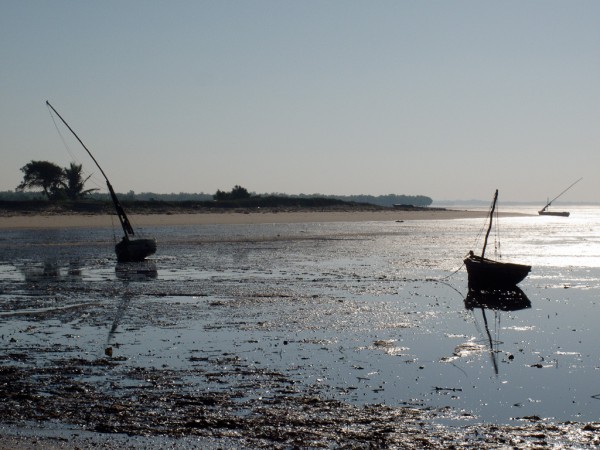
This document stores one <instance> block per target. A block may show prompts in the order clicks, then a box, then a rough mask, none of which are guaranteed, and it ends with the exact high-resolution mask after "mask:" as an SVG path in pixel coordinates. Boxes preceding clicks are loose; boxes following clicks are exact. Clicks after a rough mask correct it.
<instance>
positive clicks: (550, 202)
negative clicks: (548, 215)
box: [542, 177, 583, 211]
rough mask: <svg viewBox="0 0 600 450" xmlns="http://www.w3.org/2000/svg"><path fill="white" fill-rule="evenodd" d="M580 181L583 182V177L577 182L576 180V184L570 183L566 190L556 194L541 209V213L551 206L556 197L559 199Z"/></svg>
mask: <svg viewBox="0 0 600 450" xmlns="http://www.w3.org/2000/svg"><path fill="white" fill-rule="evenodd" d="M581 180H583V177H581V178H580V179H579V180H577V181H576V182H574V183H572V184H571V185H570V186H569V187H568V188H566V189H565V190H564V191H562V192H561V193H560V194H558V195H557V196H556V197H554V198H553V199H552V200H550V201H549V202H548V203H546V206H544V207H543V208H542V211H545V210H546V208H548V206H550V205H551V204H552V202H553V201H554V200H556V199H557V198H558V197H560V196H561V195H563V194H564V193H565V192H567V191H568V190H569V189H571V188H572V187H573V186H575V185H576V184H577V183H579V182H580V181H581Z"/></svg>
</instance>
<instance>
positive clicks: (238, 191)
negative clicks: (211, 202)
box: [214, 185, 251, 201]
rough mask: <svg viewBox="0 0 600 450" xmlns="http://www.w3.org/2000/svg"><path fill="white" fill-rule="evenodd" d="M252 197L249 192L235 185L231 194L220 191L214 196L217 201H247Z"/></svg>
mask: <svg viewBox="0 0 600 450" xmlns="http://www.w3.org/2000/svg"><path fill="white" fill-rule="evenodd" d="M250 197H251V196H250V193H249V192H248V190H247V189H246V188H243V187H242V186H239V185H235V187H234V188H233V189H232V190H231V191H230V192H225V191H221V190H218V191H217V193H216V194H215V196H214V198H215V200H217V201H229V200H245V199H248V198H250Z"/></svg>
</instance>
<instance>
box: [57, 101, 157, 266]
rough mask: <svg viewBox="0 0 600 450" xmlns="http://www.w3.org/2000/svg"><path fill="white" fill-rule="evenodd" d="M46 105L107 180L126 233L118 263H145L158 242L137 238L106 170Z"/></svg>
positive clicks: (119, 250)
mask: <svg viewBox="0 0 600 450" xmlns="http://www.w3.org/2000/svg"><path fill="white" fill-rule="evenodd" d="M46 105H48V107H49V108H50V109H52V111H54V114H56V115H57V116H58V118H59V119H60V120H61V121H62V123H64V124H65V126H66V127H67V128H68V129H69V131H70V132H71V133H73V136H75V138H77V140H78V141H79V143H80V144H81V145H82V147H83V148H84V149H85V151H86V152H87V153H88V155H90V158H92V161H94V163H95V164H96V166H97V167H98V169H100V172H101V173H102V176H103V177H104V179H105V180H106V186H107V187H108V192H109V193H110V198H111V200H112V202H113V205H114V207H115V210H116V212H117V216H118V217H119V222H120V223H121V227H122V228H123V233H124V236H123V238H122V239H121V241H120V242H118V243H117V245H115V253H116V254H117V261H118V262H137V261H143V260H144V259H146V258H147V257H148V256H150V255H152V254H154V253H156V241H155V240H154V239H147V238H136V237H135V231H134V230H133V227H132V226H131V223H130V222H129V218H128V217H127V214H125V210H124V209H123V207H122V206H121V203H120V202H119V199H118V198H117V194H115V191H114V189H113V187H112V185H111V184H110V181H108V177H107V176H106V174H105V173H104V170H102V167H100V164H98V161H96V158H94V155H92V152H90V151H89V150H88V148H87V147H86V146H85V144H84V143H83V141H82V140H81V139H80V138H79V136H77V133H75V131H73V129H72V128H71V127H70V126H69V124H68V123H67V122H66V121H65V119H63V118H62V116H61V115H60V114H59V113H58V111H56V109H54V107H53V106H52V105H51V104H50V102H49V101H47V100H46Z"/></svg>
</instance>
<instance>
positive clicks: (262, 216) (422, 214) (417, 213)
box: [0, 209, 487, 229]
mask: <svg viewBox="0 0 600 450" xmlns="http://www.w3.org/2000/svg"><path fill="white" fill-rule="evenodd" d="M486 215H487V213H486V212H485V211H461V210H446V209H431V210H414V211H402V210H380V211H312V210H309V211H283V212H278V211H274V210H270V211H264V212H263V211H261V212H248V211H247V210H240V211H227V212H218V213H215V212H210V213H198V214H132V215H130V219H131V221H132V223H133V224H134V225H135V226H138V227H145V226H189V225H221V224H222V225H226V224H262V223H317V222H365V221H405V220H449V219H466V218H480V217H485V216H486ZM114 224H118V221H117V218H116V216H111V215H101V214H21V215H5V216H0V229H42V228H90V227H110V226H112V225H114Z"/></svg>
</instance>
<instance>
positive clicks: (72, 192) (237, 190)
mask: <svg viewBox="0 0 600 450" xmlns="http://www.w3.org/2000/svg"><path fill="white" fill-rule="evenodd" d="M21 172H23V181H22V182H21V184H19V186H17V189H16V190H17V193H19V194H21V195H25V194H26V192H25V191H27V190H30V191H35V190H38V192H39V189H41V192H42V194H43V196H44V197H46V198H47V199H48V200H52V201H56V200H81V199H83V198H88V197H91V198H94V199H98V200H106V199H108V198H109V197H108V194H100V193H97V194H94V192H95V191H97V190H98V189H85V183H86V182H87V180H88V179H89V178H90V177H87V178H84V177H83V172H82V166H81V164H75V163H71V164H70V166H69V167H65V168H62V167H59V166H57V165H56V164H54V163H52V162H49V161H31V162H29V163H28V164H26V165H25V166H23V167H21ZM2 194H3V193H0V197H1V198H2V199H7V198H6V197H7V196H5V195H2ZM120 195H121V197H122V199H123V200H130V201H134V200H158V201H210V200H211V199H212V200H215V201H217V202H232V201H233V202H239V201H247V200H248V199H250V198H252V199H259V198H263V200H264V199H265V198H270V199H273V198H280V199H281V198H289V199H330V200H341V201H344V202H354V203H369V204H372V205H380V206H393V205H394V204H404V205H414V206H429V205H431V203H432V202H433V200H432V199H431V198H430V197H425V196H423V195H396V194H388V195H379V196H373V195H324V194H300V195H287V194H263V195H258V194H256V193H252V194H251V193H250V192H248V190H247V189H246V188H244V187H242V186H239V185H236V186H234V187H233V189H232V190H231V191H221V190H217V192H216V193H215V194H214V195H212V196H211V195H209V194H204V193H201V194H186V193H179V194H155V193H150V192H147V193H142V194H136V193H135V192H133V191H129V192H127V193H125V194H120ZM9 197H11V198H14V197H13V196H12V195H11V196H9Z"/></svg>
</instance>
